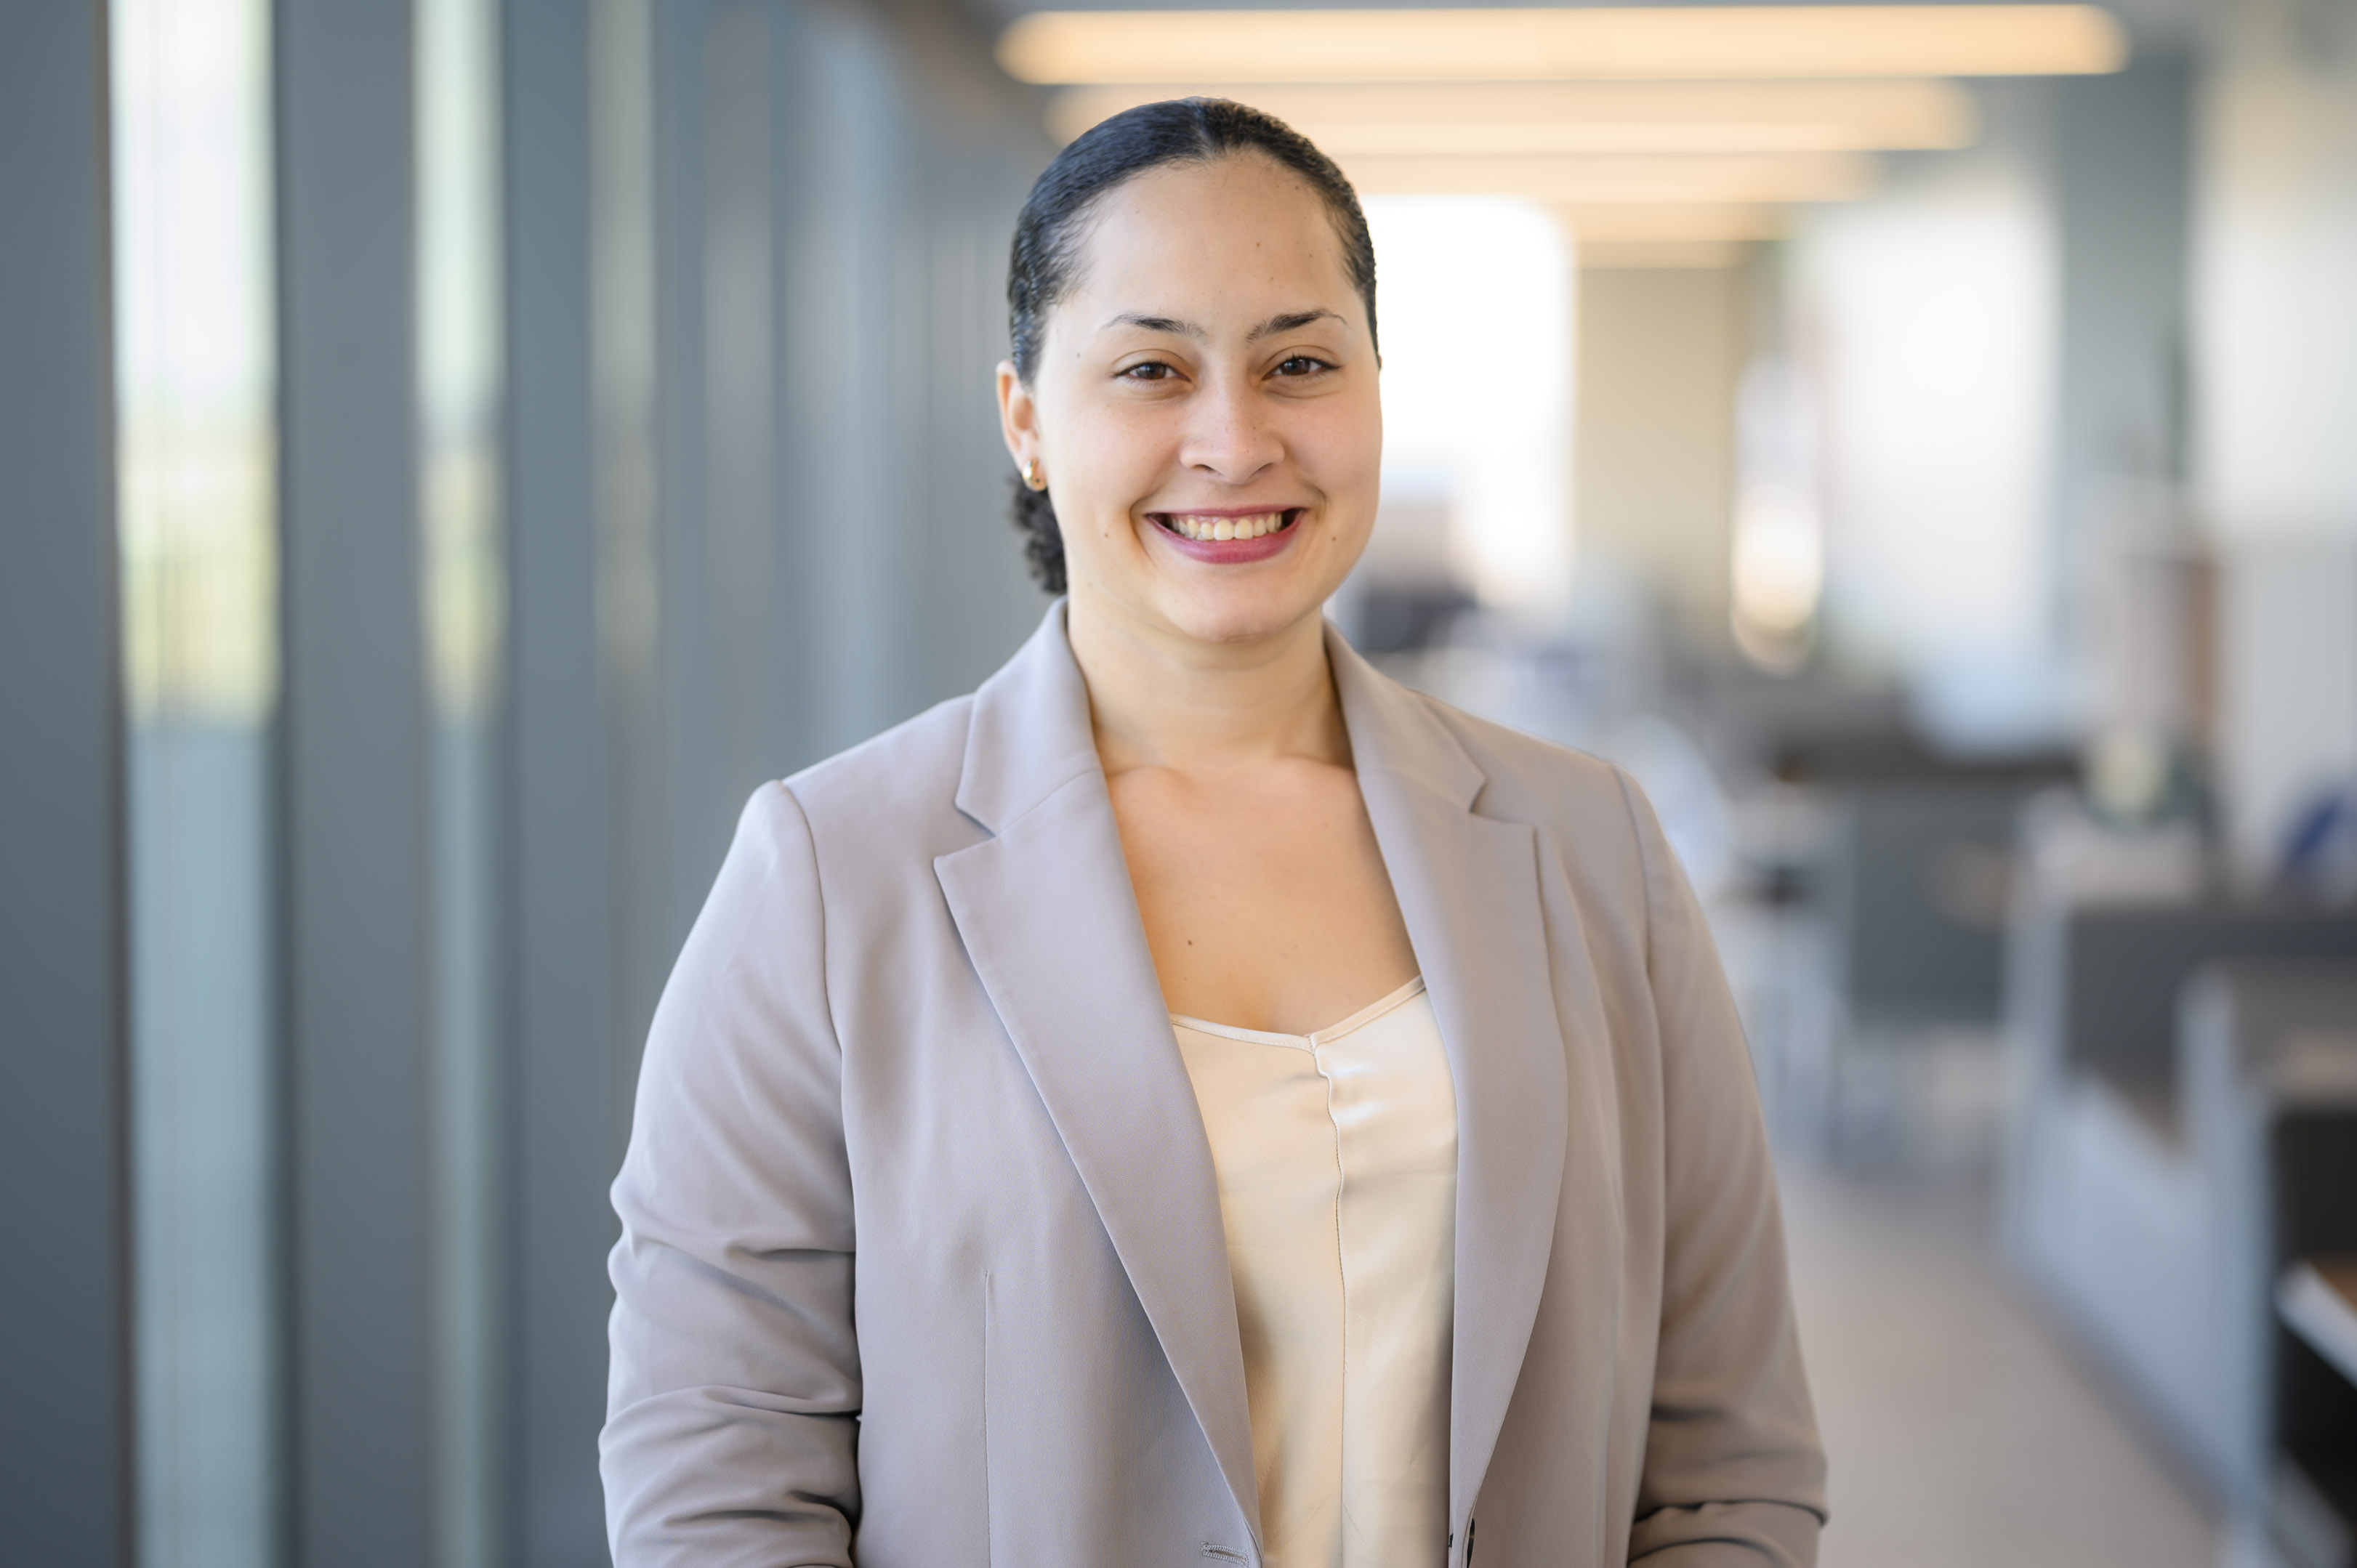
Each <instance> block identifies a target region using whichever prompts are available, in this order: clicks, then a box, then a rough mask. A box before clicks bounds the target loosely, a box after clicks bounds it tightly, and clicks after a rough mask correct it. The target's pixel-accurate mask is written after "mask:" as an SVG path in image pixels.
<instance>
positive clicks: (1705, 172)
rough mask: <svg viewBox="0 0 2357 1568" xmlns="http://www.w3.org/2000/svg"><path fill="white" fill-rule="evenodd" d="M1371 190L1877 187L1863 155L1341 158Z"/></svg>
mask: <svg viewBox="0 0 2357 1568" xmlns="http://www.w3.org/2000/svg"><path fill="white" fill-rule="evenodd" d="M1340 161H1341V164H1342V172H1343V173H1344V174H1346V175H1348V176H1349V177H1350V179H1351V184H1352V185H1353V186H1355V187H1356V188H1358V189H1359V191H1360V192H1361V194H1364V195H1387V196H1388V195H1411V194H1413V195H1437V194H1453V193H1466V194H1472V193H1481V194H1491V195H1501V196H1523V197H1528V198H1531V199H1534V200H1539V201H1548V202H1556V203H1563V204H1569V205H1582V204H1585V205H1611V206H1628V205H1677V206H1708V207H1733V206H1750V205H1759V204H1764V203H1781V202H1792V201H1851V200H1855V199H1857V198H1859V197H1861V196H1864V195H1865V194H1866V193H1867V191H1868V190H1870V189H1872V188H1873V187H1874V180H1875V173H1876V170H1875V166H1874V161H1873V160H1872V159H1871V158H1867V157H1861V156H1857V155H1856V154H1847V153H1835V154H1813V155H1796V156H1713V157H1631V158H1606V157H1596V158H1578V157H1572V158H1556V157H1527V158H1498V157H1491V158H1466V157H1362V158H1344V159H1342V160H1340Z"/></svg>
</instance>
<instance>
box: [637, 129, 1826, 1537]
mask: <svg viewBox="0 0 2357 1568" xmlns="http://www.w3.org/2000/svg"><path fill="white" fill-rule="evenodd" d="M1374 283H1375V278H1374V256H1373V251H1372V244H1371V243H1370V242H1369V239H1368V231H1367V225H1366V221H1365V219H1364V217H1363V216H1362V215H1361V211H1360V209H1359V205H1358V201H1357V199H1356V197H1355V196H1354V195H1353V193H1352V192H1351V188H1350V186H1349V184H1348V183H1347V182H1346V181H1344V180H1343V179H1342V177H1341V176H1340V174H1339V173H1338V172H1337V171H1336V170H1335V168H1334V166H1333V165H1332V164H1331V163H1330V162H1329V160H1327V159H1326V158H1325V156H1323V155H1322V154H1320V153H1319V152H1318V150H1317V149H1316V148H1315V147H1313V146H1311V145H1309V144H1308V142H1306V141H1304V140H1303V139H1302V138H1300V137H1299V136H1297V135H1296V134H1293V133H1292V132H1290V131H1289V130H1287V129H1286V127H1284V126H1283V125H1282V124H1278V123H1277V122H1275V121H1274V120H1271V119H1269V118H1268V117H1267V116H1265V115H1263V114H1260V113H1256V112H1255V111H1252V110H1249V109H1245V108H1243V107H1241V106H1239V105H1236V104H1232V103H1227V102H1217V101H1206V100H1184V101H1176V102H1166V103H1154V104H1147V105H1145V106H1143V107H1141V108H1137V109H1134V110H1131V111H1129V112H1128V113H1124V114H1121V115H1116V116H1114V118H1113V119H1112V120H1109V121H1107V122H1105V123H1104V124H1102V125H1100V126H1098V127H1097V128H1095V129H1094V130H1092V131H1091V132H1090V133H1088V134H1086V135H1083V136H1082V137H1081V138H1080V139H1079V140H1078V141H1076V142H1074V143H1073V144H1072V145H1071V146H1070V147H1068V148H1066V149H1065V151H1064V153H1063V154H1062V155H1061V156H1060V157H1059V158H1058V159H1057V161H1056V163H1055V164H1054V165H1052V166H1050V167H1049V170H1048V172H1047V173H1046V174H1045V175H1043V176H1042V177H1040V180H1039V185H1038V186H1037V187H1036V188H1034V191H1033V193H1032V197H1031V199H1030V201H1029V202H1028V204H1027V206H1026V208H1025V209H1024V213H1023V217H1022V220H1021V222H1020V224H1019V226H1018V228H1017V234H1016V242H1015V247H1014V254H1013V265H1012V270H1011V276H1010V279H1009V285H1008V296H1009V303H1010V306H1011V313H1010V314H1011V321H1010V326H1011V328H1012V338H1013V355H1012V357H1011V358H1010V360H1008V361H1007V362H1006V363H1005V364H1003V365H1001V366H1000V367H999V372H998V397H999V410H1000V413H1001V417H1002V424H1003V429H1004V433H1005V435H1006V444H1007V447H1008V450H1009V452H1010V453H1011V455H1012V456H1013V457H1014V459H1015V463H1016V467H1017V469H1018V470H1019V471H1020V473H1021V474H1022V476H1023V479H1022V484H1023V489H1022V491H1021V492H1020V494H1021V497H1022V502H1021V505H1020V507H1019V509H1018V521H1021V522H1022V523H1023V524H1024V526H1025V527H1026V529H1027V530H1028V534H1029V539H1028V549H1029V551H1030V553H1031V556H1032V560H1033V562H1034V564H1035V565H1036V566H1037V567H1038V568H1039V574H1040V575H1041V578H1042V580H1043V582H1044V583H1045V584H1046V585H1048V586H1049V588H1050V589H1051V590H1057V591H1060V593H1061V595H1062V596H1061V597H1060V598H1059V599H1058V600H1057V602H1056V603H1055V604H1054V605H1053V606H1052V607H1051V608H1050V609H1049V614H1048V617H1047V618H1046V621H1045V622H1044V624H1043V625H1042V626H1041V627H1040V628H1039V632H1038V633H1037V634H1036V635H1035V636H1034V637H1033V638H1032V639H1031V640H1030V642H1029V643H1028V645H1026V647H1025V648H1024V649H1023V650H1022V651H1021V652H1019V653H1018V654H1017V656H1016V658H1015V659H1014V660H1012V661H1011V662H1010V663H1008V664H1007V666H1006V668H1005V669H1003V670H1001V671H999V672H998V673H997V674H996V675H995V676H993V677H992V678H991V679H990V680H989V681H988V682H985V684H984V685H983V687H982V688H981V690H980V691H978V692H977V693H974V695H973V696H972V697H970V698H965V699H961V700H959V701H957V702H953V703H945V704H943V705H942V706H941V707H938V708H935V709H934V710H932V711H931V713H928V714H923V715H920V717H918V718H917V719H914V720H912V721H910V722H909V724H907V725H902V726H901V727H900V728H899V729H897V730H895V731H893V732H891V733H890V734H888V735H886V736H881V737H879V738H877V740H875V741H872V742H870V743H869V744H867V745H866V746H860V747H858V748H856V749H855V750H853V751H850V752H847V753H845V754H844V755H843V756H841V757H835V758H834V759H832V760H830V761H828V762H824V763H822V764H820V765H819V766H817V767H816V768H811V769H809V770H808V771H806V772H804V773H802V774H799V775H797V776H795V777H794V778H792V779H787V780H785V781H784V782H783V783H781V784H778V785H773V786H770V787H768V788H766V789H763V790H762V791H761V792H760V793H759V794H758V795H757V796H756V797H755V799H754V800H753V801H752V803H751V804H750V805H749V806H748V808H747V810H746V813H745V817H744V821H743V824H742V826H741V827H740V829H739V832H738V837H737V844H736V847H735V848H734V849H733V850H732V852H731V854H730V855H729V858H728V861H727V864H726V866H724V868H723V870H722V872H721V875H720V880H719V883H718V885H717V886H716V887H715V889H714V891H713V894H712V897H711V899H710V901H709V903H707V905H706V906H705V912H704V915H703V917H702V918H701V919H700V920H699V921H698V923H697V926H696V929H695V930H694V934H693V935H692V936H691V937H690V939H689V940H688V943H687V947H686V950H684V951H683V953H682V955H681V957H680V961H679V966H678V968H677V970H676V971H675V972H674V973H673V979H672V983H671V985H670V987H669V989H668V990H667V992H666V993H665V995H664V999H663V1003H662V1008H661V1010H660V1012H659V1013H658V1015H657V1017H656V1020H655V1026H654V1030H653V1034H652V1036H651V1039H650V1041H649V1043H648V1048H647V1055H646V1058H645V1066H644V1069H643V1071H642V1077H641V1079H640V1095H639V1102H638V1109H637V1115H636V1121H635V1124H634V1127H633V1129H632V1135H631V1144H630V1155H629V1158H628V1160H627V1162H626V1163H625V1165H624V1169H623V1172H622V1175H621V1177H620V1179H619V1181H618V1182H617V1184H616V1187H615V1204H616V1208H618V1210H619V1213H620V1215H621V1219H622V1222H623V1236H622V1240H621V1242H620V1243H619V1246H618V1247H617V1248H616V1250H615V1252H614V1258H613V1277H614V1283H615V1287H616V1292H617V1297H618V1299H617V1303H616V1306H615V1312H614V1317H613V1328H612V1345H613V1358H614V1366H613V1375H612V1379H611V1382H610V1396H609V1404H608V1423H607V1427H606V1432H605V1436H604V1443H603V1455H604V1467H605V1476H606V1486H607V1498H608V1521H609V1529H610V1530H611V1534H612V1538H613V1546H614V1554H615V1559H616V1561H617V1563H619V1564H621V1565H623V1568H631V1565H633V1564H639V1563H722V1562H732V1563H733V1562H754V1561H761V1562H773V1561H776V1562H782V1561H791V1562H796V1563H838V1564H846V1565H847V1564H850V1563H854V1562H855V1561H856V1562H857V1563H866V1564H925V1565H928V1568H931V1565H934V1564H945V1563H952V1564H953V1563H972V1564H982V1563H990V1562H1009V1563H1011V1562H1021V1563H1026V1564H1046V1565H1054V1568H1096V1565H1100V1564H1104V1563H1179V1562H1182V1561H1189V1562H1191V1561H1199V1560H1201V1559H1205V1558H1208V1559H1211V1560H1212V1561H1215V1562H1226V1563H1264V1564H1268V1565H1270V1568H1307V1565H1309V1564H1317V1565H1319V1568H1439V1565H1440V1564H1443V1563H1447V1564H1448V1565H1450V1568H1467V1565H1469V1563H1471V1562H1472V1560H1473V1556H1474V1548H1475V1542H1476V1537H1477V1534H1478V1535H1479V1537H1480V1540H1482V1541H1488V1542H1490V1545H1489V1546H1488V1547H1487V1548H1485V1549H1484V1550H1483V1552H1482V1554H1481V1560H1482V1562H1483V1563H1485V1564H1488V1563H1501V1564H1516V1563H1536V1562H1541V1561H1544V1562H1548V1563H1577V1564H1581V1565H1592V1568H1604V1565H1606V1564H1620V1563H1627V1562H1629V1561H1631V1560H1632V1559H1634V1558H1638V1557H1643V1558H1646V1559H1647V1560H1648V1561H1649V1562H1653V1563H1662V1564H1665V1565H1673V1568H1674V1565H1680V1564H1684V1565H1691V1568H1703V1565H1704V1564H1705V1563H1717V1562H1721V1561H1731V1560H1734V1559H1736V1558H1738V1557H1739V1558H1742V1559H1743V1560H1747V1561H1754V1562H1760V1563H1773V1564H1783V1565H1787V1568H1792V1565H1798V1564H1804V1563H1811V1562H1813V1560H1814V1554H1815V1541H1816V1535H1817V1530H1818V1526H1819V1524H1820V1522H1821V1520H1822V1518H1823V1513H1824V1504H1823V1470H1824V1466H1823V1461H1822V1458H1821V1456H1820V1454H1819V1450H1818V1446H1817V1442H1816V1437H1815V1433H1814V1428H1813V1419H1812V1417H1811V1414H1810V1408H1809V1399H1808V1391H1807V1388H1806V1384H1805V1380H1804V1379H1803V1375H1802V1370H1801V1366H1800V1360H1799V1352H1798V1349H1797V1346H1796V1342H1795V1338H1794V1335H1793V1327H1792V1310H1791V1305H1790V1301H1789V1298H1788V1292H1787V1287H1786V1283H1785V1275H1784V1257H1783V1242H1782V1238H1781V1229H1780V1224H1779V1220H1778V1218H1777V1211H1776V1200H1775V1192H1774V1184H1773V1177H1772V1173H1771V1172H1770V1167H1769V1164H1768V1159H1767V1154H1766V1147H1765V1143H1764V1140H1763V1138H1762V1135H1761V1131H1760V1118H1759V1112H1758V1107H1757V1104H1756V1102H1755V1100H1754V1097H1753V1092H1752V1086H1751V1078H1750V1071H1749V1060H1748V1058H1747V1056H1746V1053H1745V1050H1744V1046H1743V1041H1742V1037H1741V1033H1740V1030H1739V1027H1738V1024H1737V1022H1736V1018H1735V1013H1734V1009H1733V1005H1732V1003H1731V1001H1730V999H1729V997H1728V994H1727V987H1726V984H1725V983H1724V981H1723V979H1722V978H1721V976H1720V973H1719V969H1718V963H1717V957H1716V955H1715V953H1714V952H1713V950H1712V948H1711V945H1710V940H1709V937H1708V934H1707V931H1706V928H1705V926H1704V924H1703V919H1702V916H1701V912H1700V909H1699V908H1698V906H1697V905H1696V903H1695V898H1694V896H1693V894H1692V892H1691V891H1690V890H1689V888H1688V887H1687V886H1686V883H1685V880H1684V876H1683V875H1682V874H1681V873H1680V871H1679V869H1678V866H1677V865H1676V862H1675V860H1674V857H1673V856H1672V855H1671V854H1670V852H1669V849H1668V846H1667V844H1666V843H1665V842H1664V841H1663V836H1662V832H1661V829H1660V826H1659V824H1658V823H1657V822H1655V820H1654V818H1653V815H1652V811H1651V809H1650V808H1649V807H1648V806H1647V805H1646V803H1645V801H1644V800H1643V798H1642V796H1641V794H1640V793H1639V792H1638V791H1637V789H1635V787H1634V786H1633V785H1632V784H1631V782H1630V781H1629V780H1628V779H1626V778H1625V777H1624V776H1622V775H1620V773H1618V772H1617V771H1616V770H1615V769H1613V768H1610V767H1609V765H1606V764H1604V763H1600V762H1598V761H1596V760H1594V759H1592V758H1588V757H1581V756H1579V755H1577V754H1575V753H1571V752H1566V751H1563V750H1560V749H1558V748H1555V747H1553V746H1546V745H1544V744H1542V743H1540V742H1537V741H1534V740H1531V739H1529V738H1527V737H1524V736H1518V735H1515V734H1512V733H1511V732H1508V731H1504V730H1501V729H1499V728H1497V727H1495V726H1492V725H1486V724H1483V723H1481V722H1480V721H1479V720H1476V719H1472V718H1470V717H1469V716H1467V715H1465V714H1460V713H1458V712H1457V711H1455V710H1454V709H1451V708H1448V707H1447V706H1446V705H1445V704H1442V703H1437V702H1434V701H1432V700H1431V699H1428V698H1426V697H1423V696H1420V695H1418V694H1416V693H1411V692H1409V691H1407V690H1405V689H1404V688H1402V687H1400V686H1397V685H1395V684H1394V683H1393V682H1389V681H1387V680H1385V679H1384V678H1383V676H1381V675H1380V674H1378V673H1376V672H1375V671H1373V670H1372V668H1370V667H1369V666H1368V665H1367V664H1366V663H1365V662H1363V661H1362V660H1360V659H1359V657H1358V656H1357V655H1356V654H1355V653H1353V652H1352V651H1351V648H1350V646H1349V645H1348V644H1347V643H1346V642H1344V641H1343V640H1342V639H1341V638H1340V636H1339V635H1338V634H1337V633H1336V632H1335V631H1334V630H1333V629H1332V628H1330V627H1329V626H1327V625H1326V624H1325V622H1324V619H1323V618H1322V614H1321V607H1322V606H1323V605H1324V603H1325V601H1326V599H1327V598H1328V596H1330V595H1331V594H1332V593H1333V591H1334V589H1335V588H1336V586H1337V585H1340V582H1341V581H1342V579H1343V577H1344V576H1345V575H1347V574H1348V573H1349V571H1350V569H1351V565H1352V564H1354V563H1355V562H1356V561H1357V560H1358V558H1359V555H1360V553H1361V551H1362V550H1363V549H1364V548H1365V545H1366V542H1367V538H1368V535H1369V532H1370V531H1371V530H1372V527H1373V525H1374V517H1375V510H1376V502H1377V499H1378V490H1379V488H1380V485H1379V476H1380V473H1381V466H1382V456H1383V412H1382V403H1381V397H1380V379H1379V371H1380V364H1379V361H1378V359H1377V355H1376V341H1375V310H1374V303H1375V289H1374ZM1484 1525H1486V1526H1487V1527H1488V1528H1487V1529H1486V1530H1483V1529H1480V1526H1484Z"/></svg>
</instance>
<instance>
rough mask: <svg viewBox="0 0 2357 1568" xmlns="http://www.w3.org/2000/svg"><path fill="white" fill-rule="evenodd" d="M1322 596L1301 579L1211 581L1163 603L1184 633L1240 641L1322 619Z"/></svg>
mask: <svg viewBox="0 0 2357 1568" xmlns="http://www.w3.org/2000/svg"><path fill="white" fill-rule="evenodd" d="M1324 605H1325V600H1324V598H1323V597H1322V596H1318V597H1312V596H1308V595H1306V594H1305V593H1303V592H1302V590H1301V588H1300V587H1299V586H1298V585H1295V584H1285V585H1278V584H1275V583H1269V584H1257V583H1252V584H1247V583H1238V584H1235V585H1232V586H1230V585H1211V586H1206V587H1204V588H1201V589H1200V590H1198V591H1195V592H1192V593H1189V594H1185V595H1183V596H1172V597H1171V598H1169V599H1167V600H1166V601H1165V603H1164V605H1163V614H1164V617H1165V618H1166V619H1168V621H1169V623H1170V625H1171V626H1172V627H1173V628H1176V629H1177V630H1178V631H1179V632H1180V633H1181V634H1182V635H1184V636H1187V637H1189V638H1192V639H1195V640H1197V641H1199V642H1211V643H1222V644H1229V645H1233V644H1239V643H1254V642H1264V641H1266V640H1267V639H1270V638H1273V637H1277V636H1280V635H1282V634H1284V633H1285V632H1286V631H1288V630H1290V629H1291V628H1294V627H1296V626H1297V625H1299V624H1300V622H1301V621H1302V620H1303V619H1304V618H1308V619H1310V620H1313V621H1314V620H1316V619H1318V614H1319V612H1320V610H1321V609H1322V608H1323V607H1324Z"/></svg>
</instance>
